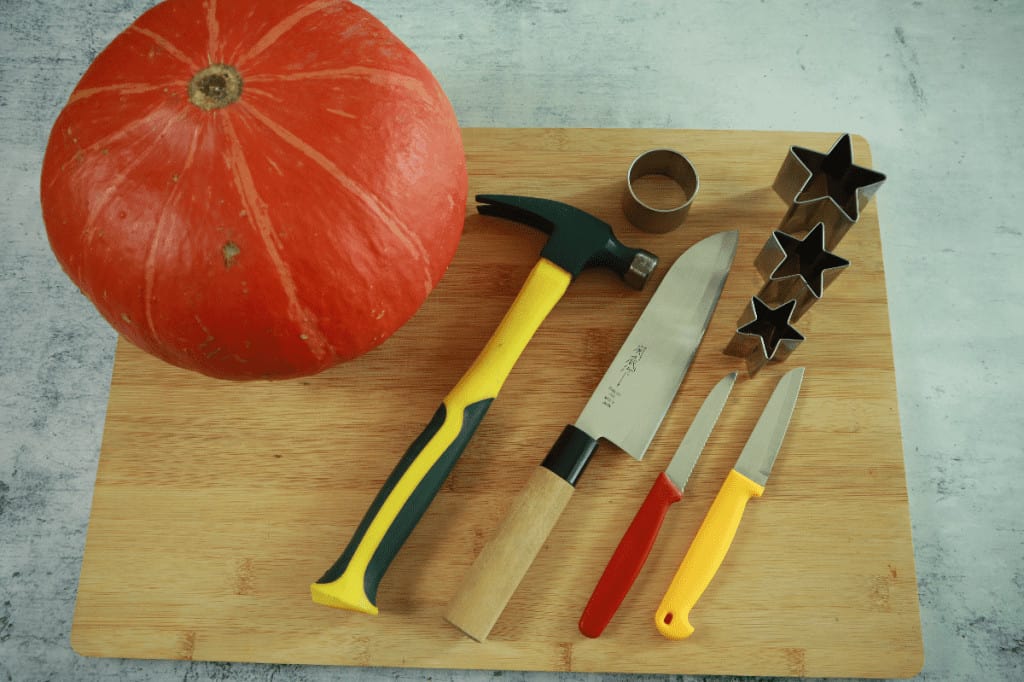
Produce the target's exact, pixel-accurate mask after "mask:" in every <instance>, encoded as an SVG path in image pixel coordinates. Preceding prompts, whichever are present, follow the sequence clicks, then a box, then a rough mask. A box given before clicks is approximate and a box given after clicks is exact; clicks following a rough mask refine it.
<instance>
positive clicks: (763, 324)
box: [723, 296, 804, 376]
mask: <svg viewBox="0 0 1024 682" xmlns="http://www.w3.org/2000/svg"><path fill="white" fill-rule="evenodd" d="M794 308H796V301H795V300H793V299H790V300H789V301H786V302H785V303H783V304H782V305H780V306H778V307H777V308H773V307H771V306H770V305H768V304H767V303H765V302H764V301H762V300H761V299H760V298H758V297H757V296H753V297H751V299H750V307H749V308H748V309H747V310H746V311H745V312H744V313H743V315H742V316H741V317H740V320H739V322H738V323H737V324H738V328H737V329H736V334H735V335H733V337H732V340H731V341H729V344H728V345H727V346H726V347H725V350H724V351H723V352H724V353H725V354H726V355H733V356H736V357H740V358H744V359H745V360H746V363H747V373H748V374H749V375H750V376H754V375H755V374H757V373H758V372H759V371H761V368H762V367H764V366H765V365H766V364H768V362H769V361H770V360H774V361H776V362H782V361H783V360H785V359H786V358H788V357H789V356H790V355H791V354H792V353H793V351H794V350H796V347H797V346H799V345H800V342H801V341H803V340H804V335H803V334H801V333H800V332H798V331H797V330H796V329H795V328H794V327H793V326H792V324H790V322H791V321H792V315H793V310H794Z"/></svg>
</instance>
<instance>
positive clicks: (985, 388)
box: [0, 0, 1024, 682]
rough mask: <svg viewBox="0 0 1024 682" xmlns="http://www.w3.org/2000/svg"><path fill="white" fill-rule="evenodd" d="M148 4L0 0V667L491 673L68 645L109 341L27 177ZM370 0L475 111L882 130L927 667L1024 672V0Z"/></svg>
mask: <svg viewBox="0 0 1024 682" xmlns="http://www.w3.org/2000/svg"><path fill="white" fill-rule="evenodd" d="M152 4H153V2H152V0H79V1H77V2H73V3H70V4H66V3H65V2H63V1H62V0H33V1H31V2H29V1H26V0H21V1H18V0H0V159H2V162H0V193H2V198H0V235H2V246H0V682H4V681H6V680H17V681H19V682H20V681H21V680H115V679H116V680H123V679H130V680H146V681H150V680H152V681H156V680H168V679H175V680H178V679H181V680H204V679H217V680H220V679H230V680H252V681H269V680H333V679H355V680H367V681H373V682H376V681H383V680H413V679H423V678H427V677H429V678H432V679H433V680H438V681H440V680H453V681H456V682H469V681H474V682H475V681H478V680H485V679H491V677H492V674H491V673H490V672H460V671H417V670H411V671H409V670H380V669H352V668H349V669H346V668H314V667H287V666H260V665H227V664H215V663H192V662H167V661H132V660H127V661H121V660H98V659H85V658H81V657H79V656H78V655H77V654H75V653H74V652H73V651H72V650H71V648H70V645H69V631H70V624H71V617H72V612H73V608H74V602H75V590H76V581H77V576H78V571H79V566H80V562H81V557H82V550H83V544H84V539H85V532H86V525H87V521H88V517H89V506H90V501H91V490H92V484H93V480H94V477H95V470H96V462H97V455H98V451H99V445H100V437H101V431H102V426H103V419H104V409H105V404H106V396H107V393H108V382H109V379H110V373H111V366H112V359H113V352H114V341H115V337H114V334H113V332H112V331H111V330H110V329H109V328H108V327H107V326H106V324H105V323H104V322H103V321H102V319H101V318H100V317H99V316H98V314H97V313H95V312H94V310H93V308H92V307H91V305H90V304H89V303H88V302H87V301H86V300H85V299H84V298H83V297H82V296H81V295H80V294H79V293H78V292H77V290H76V289H75V288H74V286H73V285H72V284H71V283H70V281H69V280H67V279H66V278H65V276H64V275H63V274H62V272H61V271H60V269H59V268H58V266H57V264H56V262H55V260H54V259H53V258H52V256H51V254H50V252H49V249H48V246H47V243H46V239H45V235H44V230H43V225H42V221H41V218H40V209H39V201H38V173H39V166H40V159H41V156H42V151H43V148H44V144H45V142H46V138H47V135H48V134H49V129H50V126H51V124H52V122H53V120H54V118H55V116H56V114H57V112H58V111H59V109H60V107H61V106H62V104H63V102H64V101H65V99H66V98H67V96H68V94H69V93H70V92H71V89H72V88H73V86H74V84H75V82H76V81H77V80H78V78H79V77H80V75H81V74H82V72H83V71H84V70H85V68H86V66H87V65H88V63H89V61H90V60H91V59H92V58H93V57H94V56H95V55H96V54H97V52H98V51H99V50H101V49H102V48H103V47H104V46H105V45H106V44H107V43H108V42H109V41H110V40H111V39H112V38H113V37H114V36H115V35H116V34H117V33H118V32H119V31H121V30H122V29H123V28H124V27H126V26H127V25H128V24H129V23H130V22H131V21H132V20H133V19H134V18H135V17H136V16H137V15H138V14H139V13H141V11H142V10H144V9H146V8H147V7H149V6H150V5H152ZM365 5H366V6H367V7H368V8H369V9H371V11H373V12H374V13H375V14H377V15H378V16H379V17H381V18H382V19H383V20H384V21H385V22H386V23H387V24H388V25H389V26H391V28H392V29H393V30H394V31H395V32H396V33H398V35H399V36H401V37H402V38H403V39H404V40H406V42H408V43H409V45H410V46H411V47H412V48H413V49H414V50H416V51H417V52H418V53H419V54H420V56H421V57H422V58H423V60H424V61H425V62H426V63H427V64H428V65H429V66H430V67H431V68H432V69H433V70H434V72H435V74H436V75H437V76H438V78H439V79H440V80H441V82H442V84H443V85H444V86H445V88H446V90H447V92H448V93H449V96H450V97H451V99H452V101H453V103H454V105H455V108H456V110H457V112H458V114H459V118H460V121H461V122H462V124H463V125H466V126H570V127H577V126H597V127H619V126H624V127H669V128H723V129H771V130H814V131H831V132H846V131H848V132H853V133H859V134H862V135H864V136H865V137H866V138H867V139H868V141H869V142H870V143H871V145H872V149H873V154H874V167H875V168H876V169H878V170H881V171H883V172H885V173H887V174H888V176H889V180H888V182H887V184H886V185H885V186H884V187H883V188H882V190H881V191H880V192H879V195H878V197H877V202H878V209H879V214H880V219H881V224H882V241H883V246H884V254H885V262H886V270H887V275H888V280H887V283H888V292H889V301H890V305H891V320H892V329H893V339H894V346H895V361H896V370H897V383H898V392H899V408H900V412H901V417H902V425H903V432H904V441H905V451H906V464H907V474H908V478H909V494H910V502H911V510H912V512H911V513H912V518H913V530H914V538H915V547H916V557H917V571H918V576H919V589H920V596H921V607H922V622H923V630H924V640H925V648H926V661H925V667H924V671H923V672H922V673H921V675H920V677H919V679H921V680H1020V679H1024V596H1022V594H1024V520H1022V511H1024V508H1022V507H1024V505H1022V502H1021V497H1020V495H1019V493H1018V491H1019V489H1020V487H1021V486H1022V485H1024V457H1022V454H1024V452H1022V449H1024V445H1022V444H1024V409H1022V408H1024V405H1022V395H1024V389H1022V388H1021V384H1022V379H1024V371H1022V369H1024V363H1022V354H1021V352H1020V348H1021V346H1020V344H1021V341H1024V305H1022V303H1021V300H1022V299H1021V294H1022V293H1024V292H1022V289H1024V287H1022V285H1024V269H1022V268H1021V265H1020V258H1021V256H1022V255H1024V225H1022V224H1021V219H1020V216H1021V210H1020V206H1021V200H1022V198H1024V197H1022V191H1021V181H1022V180H1024V153H1022V151H1021V148H1020V144H1019V142H1018V140H1019V138H1018V136H1017V135H1018V134H1019V132H1020V126H1021V123H1022V116H1021V111H1022V109H1024V76H1022V73H1024V71H1022V63H1024V48H1022V43H1024V3H1022V2H1013V1H1010V2H1006V1H1003V2H998V1H991V0H986V1H982V0H975V1H963V2H960V1H956V2H954V1H952V0H949V1H945V2H928V3H925V2H911V1H900V2H881V1H875V2H856V3H853V2H765V1H762V2H741V1H738V0H732V1H729V2H706V1H705V2H693V1H686V2H669V1H667V0H666V1H665V2H659V3H654V2H651V3H643V2H633V3H617V2H612V1H611V0H599V1H598V0H595V1H591V2H586V3H583V2H578V3H568V2H554V1H550V0H534V1H532V2H530V1H521V2H515V1H512V0H506V1H504V2H498V1H490V2H484V1H482V0H481V1H480V2H473V3H469V2H466V3H458V2H439V3H420V2H412V1H406V2H384V1H383V0H380V1H372V2H366V3H365ZM499 677H500V678H501V679H503V680H529V681H530V682H539V681H543V682H551V681H553V680H559V681H562V680H580V681H583V680H587V681H588V682H589V681H597V680H600V681H602V682H611V680H639V679H642V678H640V677H630V676H620V675H575V674H536V675H534V674H522V673H514V672H508V673H504V674H503V675H500V676H499ZM690 679H697V678H690Z"/></svg>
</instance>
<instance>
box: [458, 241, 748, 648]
mask: <svg viewBox="0 0 1024 682" xmlns="http://www.w3.org/2000/svg"><path fill="white" fill-rule="evenodd" d="M738 238H739V233H738V232H737V231H735V230H734V231H730V232H721V233H718V234H715V235H712V236H710V237H707V238H706V239H703V240H702V241H700V242H698V243H697V244H695V245H693V246H692V247H690V248H689V249H688V250H687V251H686V252H685V253H683V255H681V256H680V257H679V258H678V259H676V262H675V263H674V264H673V265H672V267H671V268H670V269H669V271H668V272H667V273H665V276H664V277H663V278H662V281H661V283H660V284H659V286H658V288H657V290H656V291H655V292H654V295H653V296H652V297H651V300H650V302H648V304H647V306H646V308H645V309H644V312H643V313H642V314H641V315H640V318H639V319H638V320H637V322H636V324H635V325H634V326H633V329H632V330H631V331H630V333H629V335H628V336H627V337H626V340H625V342H624V343H623V345H622V347H621V348H620V350H619V352H618V354H617V355H616V356H615V359H614V360H613V361H612V363H611V365H609V367H608V370H607V371H606V372H605V374H604V376H603V377H602V379H601V381H600V382H599V383H598V386H597V388H596V389H595V391H594V393H593V394H592V395H591V397H590V399H589V400H588V401H587V404H586V406H585V407H584V408H583V411H582V412H581V413H580V416H579V418H578V419H577V420H576V422H575V424H570V425H569V426H567V427H565V429H564V430H563V431H562V434H561V435H560V436H559V437H558V439H557V440H556V442H555V444H554V446H553V447H552V448H551V450H550V452H549V453H548V455H547V457H546V458H545V459H544V461H543V462H542V463H541V466H540V467H538V468H537V469H536V470H535V471H534V474H533V476H532V477H531V478H530V480H529V481H528V482H527V484H526V487H525V488H524V489H523V491H522V492H521V493H520V494H519V496H518V497H517V498H516V499H515V500H514V501H513V503H512V507H511V509H510V510H509V513H508V515H507V516H506V517H505V519H504V520H503V521H502V523H501V525H500V526H499V527H498V529H497V531H496V533H495V535H494V537H493V538H492V539H491V541H490V542H488V543H487V544H486V545H485V546H484V548H483V550H482V551H481V552H480V554H479V555H478V556H477V558H476V560H475V561H474V563H473V565H472V566H471V567H470V569H469V572H468V573H467V574H466V576H465V578H464V579H463V581H462V583H461V584H460V586H459V588H458V590H457V591H456V593H455V596H454V597H453V598H452V600H451V602H449V604H448V608H447V610H446V612H445V618H446V619H447V620H448V621H449V622H450V623H452V624H453V625H455V626H456V627H458V628H459V629H460V630H462V631H463V632H464V633H466V634H467V635H469V636H470V637H472V638H473V639H476V640H477V641H483V640H484V639H486V638H487V635H488V634H489V633H490V631H491V628H492V627H493V626H494V623H495V622H496V621H497V619H498V616H500V615H501V612H502V611H503V610H504V608H505V605H506V604H507V603H508V600H509V599H510V598H511V597H512V594H513V593H514V592H515V590H516V588H517V587H518V586H519V583H520V581H521V580H522V578H523V576H524V575H525V574H526V571H527V569H529V567H530V565H531V564H532V563H533V560H534V558H535V557H536V555H537V553H538V552H539V551H540V548H541V547H542V546H543V544H544V542H545V540H546V539H547V537H548V535H549V534H550V532H551V530H552V528H554V525H555V523H556V522H557V521H558V518H559V517H560V516H561V514H562V511H563V510H564V509H565V506H566V505H567V504H568V502H569V499H570V498H571V497H572V493H573V491H574V490H575V487H574V486H575V484H576V482H577V480H578V479H579V477H580V475H581V474H582V473H583V470H584V468H585V467H586V465H587V463H588V462H589V461H590V458H591V456H592V455H593V453H594V451H595V450H596V449H597V444H598V441H599V440H601V439H605V440H608V441H610V442H612V443H614V444H615V445H617V446H619V448H621V449H622V450H624V451H626V452H627V453H629V454H630V455H631V456H632V457H634V458H636V459H641V458H642V457H643V456H644V454H645V452H646V451H647V447H648V446H649V445H650V443H651V441H652V440H653V438H654V434H655V433H656V432H657V430H658V427H659V426H660V425H661V422H662V420H663V419H664V417H665V413H666V412H667V411H668V407H669V405H670V404H671V402H672V399H673V398H674V397H675V394H676V392H677V391H678V389H679V385H680V383H682V380H683V377H684V376H685V374H686V371H687V369H688V368H689V366H690V362H691V361H692V360H693V356H694V354H695V353H696V352H697V347H698V346H699V345H700V342H701V339H702V338H703V337H704V332H705V330H706V329H707V325H708V322H709V321H710V319H711V315H712V313H713V312H714V310H715V306H716V305H717V304H718V298H719V296H720V295H721V292H722V288H723V287H724V286H725V280H726V277H727V276H728V274H729V268H730V267H731V265H732V260H733V257H734V256H735V254H736V244H737V241H738Z"/></svg>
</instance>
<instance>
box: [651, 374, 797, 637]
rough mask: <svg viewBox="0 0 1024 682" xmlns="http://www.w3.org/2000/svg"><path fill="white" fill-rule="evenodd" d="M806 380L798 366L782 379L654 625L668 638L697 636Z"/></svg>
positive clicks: (664, 600) (688, 555)
mask: <svg viewBox="0 0 1024 682" xmlns="http://www.w3.org/2000/svg"><path fill="white" fill-rule="evenodd" d="M803 378H804V368H803V367H798V368H796V369H794V370H790V371H789V372H787V373H786V374H785V375H784V376H783V377H782V379H780V380H779V383H778V385H777V386H776V387H775V390H774V391H773V392H772V396H771V398H769V399H768V404H767V405H766V406H765V408H764V410H763V411H762V412H761V416H760V418H758V420H757V424H756V425H755V426H754V430H753V432H751V434H750V438H748V439H747V443H746V445H744V446H743V451H742V452H741V453H740V456H739V459H738V460H737V461H736V464H735V465H734V466H733V468H732V471H730V472H729V475H728V476H727V477H726V479H725V483H723V484H722V488H721V489H720V490H719V491H718V495H716V496H715V500H714V502H712V503H711V508H710V509H709V510H708V513H707V516H705V517H704V521H703V522H702V523H701V526H700V529H699V530H698V531H697V535H696V536H694V539H693V542H692V543H691V544H690V548H689V549H688V550H687V551H686V555H685V556H684V557H683V561H682V563H681V564H680V565H679V569H678V570H677V571H676V574H675V577H673V578H672V583H671V584H670V585H669V588H668V590H667V591H666V592H665V595H664V596H663V597H662V599H661V604H659V606H658V610H657V611H656V612H655V616H654V622H655V625H656V626H657V628H658V632H660V633H661V634H662V635H664V636H665V637H667V638H668V639H686V638H687V637H689V636H690V635H691V634H693V626H692V625H691V624H690V610H691V609H692V608H693V607H694V605H695V604H696V603H697V600H698V599H700V596H701V595H702V594H704V590H705V589H706V588H707V586H708V585H709V584H710V583H711V579H712V578H713V577H714V576H715V573H716V572H717V571H718V567H719V566H721V564H722V560H723V559H724V558H725V555H726V553H727V552H728V551H729V546H730V545H731V544H732V541H733V538H734V537H735V536H736V530H737V528H739V525H740V521H741V520H742V518H743V511H744V509H746V506H747V502H749V501H750V500H751V499H752V498H754V497H761V495H762V493H764V487H765V484H766V483H767V482H768V476H769V475H770V474H771V470H772V466H774V464H775V459H776V457H778V454H779V450H780V448H781V447H782V441H783V440H784V439H785V437H786V431H787V430H788V429H789V422H790V418H791V417H792V415H793V408H794V407H795V406H796V400H797V397H798V396H799V395H800V385H801V383H802V382H803Z"/></svg>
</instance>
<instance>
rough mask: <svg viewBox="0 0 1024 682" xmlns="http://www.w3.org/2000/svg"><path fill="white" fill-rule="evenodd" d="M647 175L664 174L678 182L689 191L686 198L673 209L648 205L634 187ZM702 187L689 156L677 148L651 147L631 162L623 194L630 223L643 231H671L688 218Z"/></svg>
mask: <svg viewBox="0 0 1024 682" xmlns="http://www.w3.org/2000/svg"><path fill="white" fill-rule="evenodd" d="M646 175H664V176H665V177H667V178H670V179H671V180H673V181H675V183H676V184H678V185H679V187H680V188H682V190H683V192H685V193H686V201H684V202H683V203H682V204H680V205H679V206H673V207H672V208H654V207H653V206H648V205H647V204H645V203H644V202H643V201H641V200H640V198H639V197H638V196H637V195H636V192H635V191H634V190H633V183H634V182H635V181H636V180H638V179H640V178H642V177H644V176H646ZM699 188H700V178H698V177H697V170H696V169H695V168H694V167H693V164H692V163H690V160H689V159H687V158H686V157H685V156H683V155H682V154H680V153H679V152H677V151H675V150H674V149H651V150H649V151H646V152H644V153H643V154H641V155H640V156H638V157H636V158H635V159H633V163H631V164H630V165H629V172H628V173H627V174H626V191H625V192H624V193H623V195H622V210H623V212H624V213H625V214H626V217H627V218H629V222H631V223H633V224H634V225H636V226H637V227H639V228H640V229H641V230H646V231H648V232H669V231H671V230H674V229H675V228H677V227H679V225H680V223H682V222H683V219H684V218H686V214H687V213H689V212H690V205H691V204H692V203H693V198H694V197H695V196H697V190H698V189H699Z"/></svg>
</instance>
